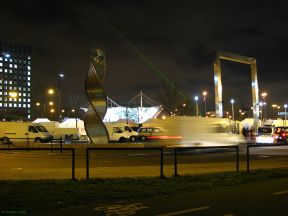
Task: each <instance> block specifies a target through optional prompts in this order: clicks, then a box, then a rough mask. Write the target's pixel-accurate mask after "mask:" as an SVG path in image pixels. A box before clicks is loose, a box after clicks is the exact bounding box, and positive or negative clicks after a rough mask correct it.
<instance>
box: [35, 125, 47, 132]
mask: <svg viewBox="0 0 288 216" xmlns="http://www.w3.org/2000/svg"><path fill="white" fill-rule="evenodd" d="M36 128H37V129H38V131H40V132H48V131H47V130H46V128H45V127H43V126H36Z"/></svg>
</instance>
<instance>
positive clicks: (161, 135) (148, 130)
mask: <svg viewBox="0 0 288 216" xmlns="http://www.w3.org/2000/svg"><path fill="white" fill-rule="evenodd" d="M137 132H138V134H139V135H138V137H137V138H138V139H140V140H142V141H146V140H169V139H181V138H182V137H181V136H168V135H166V134H165V132H164V131H163V130H162V129H160V128H158V127H141V128H139V129H138V131H137Z"/></svg>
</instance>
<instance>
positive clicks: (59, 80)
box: [58, 73, 64, 122]
mask: <svg viewBox="0 0 288 216" xmlns="http://www.w3.org/2000/svg"><path fill="white" fill-rule="evenodd" d="M63 78H64V74H63V73H59V74H58V117H59V122H60V120H61V79H63Z"/></svg>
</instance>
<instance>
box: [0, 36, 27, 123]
mask: <svg viewBox="0 0 288 216" xmlns="http://www.w3.org/2000/svg"><path fill="white" fill-rule="evenodd" d="M30 106H31V49H30V47H28V46H23V45H18V44H12V43H5V42H1V41H0V109H1V110H0V116H1V117H2V118H1V119H5V120H9V119H17V118H23V119H27V118H28V119H29V118H30V112H31V108H30Z"/></svg>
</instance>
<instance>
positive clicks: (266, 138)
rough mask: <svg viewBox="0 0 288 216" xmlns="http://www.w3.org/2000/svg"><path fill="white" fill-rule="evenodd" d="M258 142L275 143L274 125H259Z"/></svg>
mask: <svg viewBox="0 0 288 216" xmlns="http://www.w3.org/2000/svg"><path fill="white" fill-rule="evenodd" d="M256 143H259V144H261V143H262V144H263V143H267V144H271V143H274V136H273V128H272V127H259V128H258V130H257V134H256Z"/></svg>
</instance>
